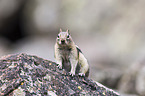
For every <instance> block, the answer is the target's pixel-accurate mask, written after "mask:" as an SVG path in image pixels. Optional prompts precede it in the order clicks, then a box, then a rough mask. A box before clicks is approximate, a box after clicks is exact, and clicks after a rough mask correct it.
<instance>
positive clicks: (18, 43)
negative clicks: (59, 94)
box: [0, 0, 145, 96]
mask: <svg viewBox="0 0 145 96" xmlns="http://www.w3.org/2000/svg"><path fill="white" fill-rule="evenodd" d="M144 8H145V1H144V0H0V56H3V55H7V54H15V53H22V52H23V53H27V54H31V55H37V56H39V57H42V58H45V59H48V60H51V61H55V60H54V44H55V39H56V36H57V34H58V32H59V29H60V28H62V30H64V31H66V30H67V29H69V30H70V33H71V36H72V38H73V40H74V42H75V43H76V44H77V45H78V46H79V47H80V49H81V50H82V51H83V53H84V55H85V57H86V58H87V59H88V62H89V64H90V76H89V78H91V79H93V80H95V81H98V82H100V83H102V84H104V85H105V86H107V87H109V88H113V89H115V90H117V91H118V92H119V93H121V94H122V95H124V94H132V95H130V96H136V95H142V96H145V59H144V57H145V11H144ZM124 96H125V95H124ZM126 96H127V95H126Z"/></svg>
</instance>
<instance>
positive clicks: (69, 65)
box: [55, 29, 89, 77]
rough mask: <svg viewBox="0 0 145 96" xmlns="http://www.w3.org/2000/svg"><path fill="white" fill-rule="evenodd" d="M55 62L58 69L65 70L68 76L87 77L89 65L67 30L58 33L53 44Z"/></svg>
mask: <svg viewBox="0 0 145 96" xmlns="http://www.w3.org/2000/svg"><path fill="white" fill-rule="evenodd" d="M55 60H56V62H57V64H58V67H59V68H60V69H62V68H63V69H65V70H66V71H67V72H69V73H70V75H72V76H74V75H75V74H78V75H80V76H85V77H88V76H89V64H88V62H87V59H86V58H85V57H84V55H83V53H82V51H81V50H80V49H79V48H78V46H76V45H75V43H74V41H73V40H72V37H71V35H70V33H69V30H67V31H66V32H63V31H62V29H60V32H59V34H58V36H57V38H56V43H55Z"/></svg>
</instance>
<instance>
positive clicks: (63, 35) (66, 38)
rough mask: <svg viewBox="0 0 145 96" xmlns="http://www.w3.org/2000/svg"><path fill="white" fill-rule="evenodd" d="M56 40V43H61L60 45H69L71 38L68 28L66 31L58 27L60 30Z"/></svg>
mask: <svg viewBox="0 0 145 96" xmlns="http://www.w3.org/2000/svg"><path fill="white" fill-rule="evenodd" d="M56 41H57V44H59V45H62V46H63V45H64V46H66V45H69V44H70V43H71V42H72V38H71V36H70V33H69V30H67V31H66V32H63V31H62V30H61V29H60V32H59V34H58V36H57V38H56Z"/></svg>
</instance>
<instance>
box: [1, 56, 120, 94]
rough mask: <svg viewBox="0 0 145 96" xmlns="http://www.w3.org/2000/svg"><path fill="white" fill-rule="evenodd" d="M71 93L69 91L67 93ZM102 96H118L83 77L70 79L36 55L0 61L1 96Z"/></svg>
mask: <svg viewBox="0 0 145 96" xmlns="http://www.w3.org/2000/svg"><path fill="white" fill-rule="evenodd" d="M70 90H71V91H70ZM85 94H86V95H88V96H90V95H91V96H92V95H97V96H99V95H101V96H118V95H119V94H118V93H116V92H115V91H113V90H111V89H108V88H106V87H105V86H103V85H101V84H100V83H98V82H95V81H92V80H91V79H89V78H86V77H79V76H77V75H76V76H74V77H72V76H70V75H68V73H66V72H65V71H64V70H60V69H59V68H58V67H57V64H56V63H55V62H51V61H48V60H45V59H42V58H39V57H37V56H32V55H27V54H16V55H8V56H4V57H2V58H1V59H0V95H17V96H25V95H27V96H28V95H29V96H31V95H37V96H38V95H39V96H40V95H43V96H46V95H53V96H56V95H59V96H64V95H67V96H70V95H71V96H78V95H82V96H83V95H85Z"/></svg>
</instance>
